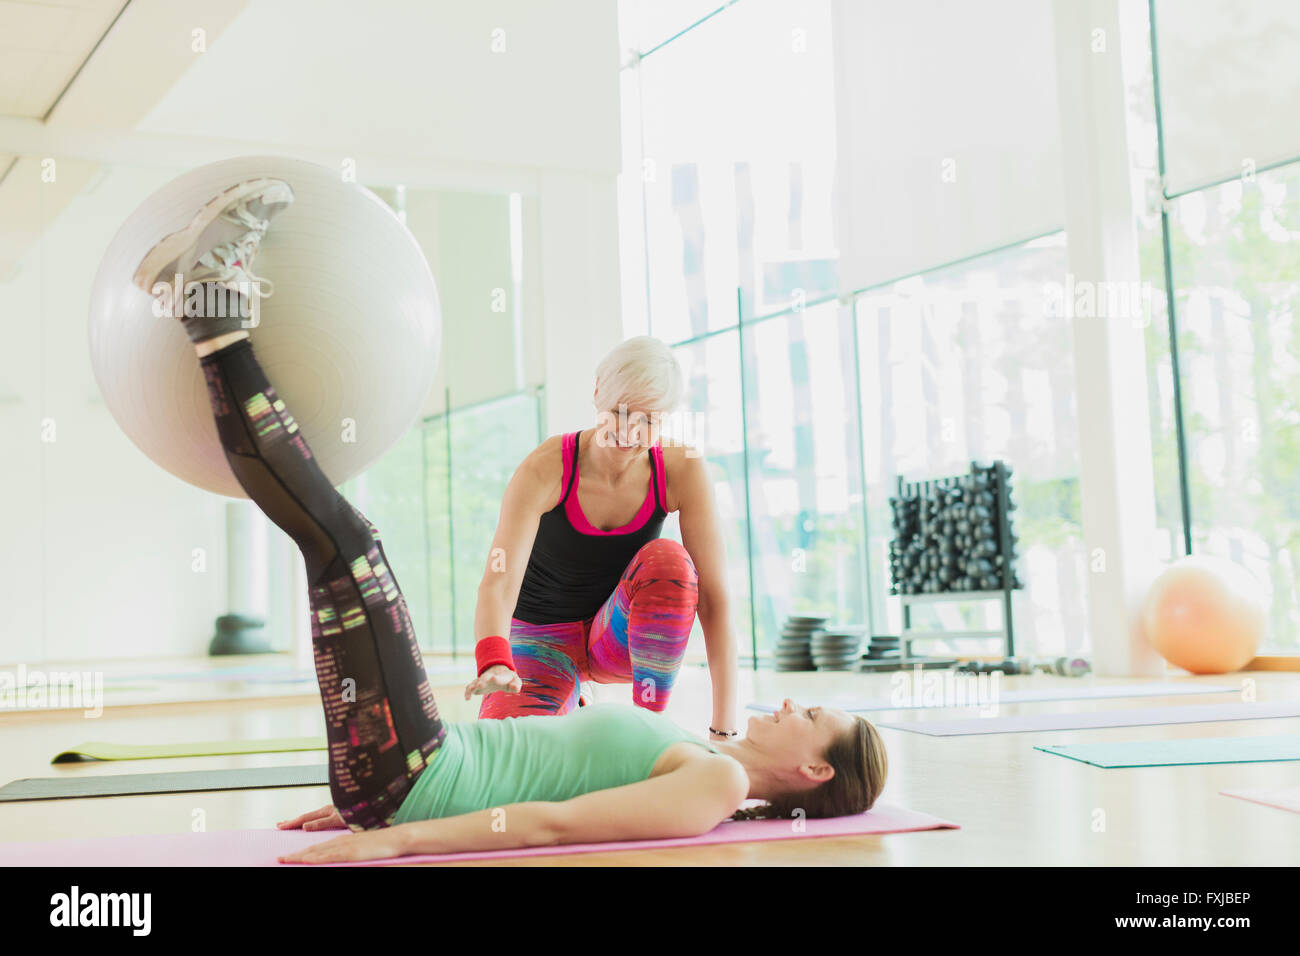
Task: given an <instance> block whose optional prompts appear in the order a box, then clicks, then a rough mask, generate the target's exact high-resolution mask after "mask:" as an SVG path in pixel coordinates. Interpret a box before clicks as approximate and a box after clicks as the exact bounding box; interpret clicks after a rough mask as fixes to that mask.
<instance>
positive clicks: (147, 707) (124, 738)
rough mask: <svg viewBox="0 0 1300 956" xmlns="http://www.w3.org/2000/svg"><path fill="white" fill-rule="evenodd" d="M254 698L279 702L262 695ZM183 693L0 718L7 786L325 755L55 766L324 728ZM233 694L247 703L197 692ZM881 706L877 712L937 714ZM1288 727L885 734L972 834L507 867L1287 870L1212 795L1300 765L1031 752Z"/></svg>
mask: <svg viewBox="0 0 1300 956" xmlns="http://www.w3.org/2000/svg"><path fill="white" fill-rule="evenodd" d="M1241 676H1242V675H1237V676H1236V677H1228V678H1217V679H1216V678H1195V679H1193V678H1180V679H1181V680H1188V681H1197V682H1200V683H1203V684H1220V685H1221V684H1224V683H1225V682H1226V683H1231V684H1237V683H1239V682H1240V680H1241ZM1246 676H1248V677H1249V678H1250V679H1251V680H1253V681H1254V682H1255V685H1256V688H1257V698H1258V699H1259V700H1261V701H1270V700H1282V699H1287V698H1294V697H1297V696H1300V674H1282V673H1253V674H1250V675H1246ZM443 677H444V679H446V675H443ZM890 680H891V678H890V676H889V675H881V674H874V675H865V674H827V673H817V674H778V673H775V672H771V671H760V672H758V673H756V674H755V673H752V672H745V673H744V675H743V684H742V700H744V701H749V700H759V701H764V702H776V701H778V700H779V699H780V698H781V697H783V696H789V697H792V698H794V699H795V700H796V701H799V702H806V701H812V700H813V699H814V698H816V697H823V698H824V697H829V696H833V695H845V696H866V697H881V696H887V695H888V694H889V693H890V688H891V685H890ZM1085 682H1086V683H1089V684H1095V683H1123V681H1101V680H1086V681H1085ZM1076 683H1077V682H1072V681H1070V680H1069V679H1066V678H1055V677H1048V676H1046V675H1039V676H1037V677H1033V678H1028V677H1022V678H1016V677H1012V678H1004V679H1003V680H1002V687H1003V689H1004V690H1013V689H1017V688H1024V687H1033V688H1035V689H1039V688H1045V687H1050V686H1053V685H1055V684H1069V685H1071V686H1074V685H1075V684H1076ZM460 686H463V684H462V685H460ZM259 693H260V694H265V693H271V694H272V696H257V695H258V694H259ZM627 693H628V690H627V688H625V687H617V686H606V687H600V688H598V689H597V694H596V696H597V699H598V700H602V701H603V700H622V699H624V698H625V696H626V695H627ZM178 694H179V696H181V697H183V698H185V699H183V700H181V701H179V702H176V703H159V702H157V701H156V700H153V699H148V698H146V702H144V703H139V704H135V705H132V704H130V700H131V697H130V695H129V694H127V693H126V692H125V691H123V692H118V694H117V695H116V696H117V697H119V698H120V699H121V700H122V705H121V706H109V707H107V709H106V710H105V711H104V713H103V715H102V716H101V717H99V718H97V719H93V720H91V719H86V718H85V717H83V716H82V715H81V713H80V712H78V711H34V712H27V713H13V712H10V713H0V779H2V780H4V781H8V780H12V779H16V778H19V777H35V776H53V775H57V774H65V773H76V774H96V773H108V774H113V773H125V772H144V771H162V770H166V771H173V770H194V769H204V768H209V769H212V768H219V767H251V766H266V765H271V764H290V763H308V764H319V763H321V762H322V754H321V753H320V752H314V753H300V754H268V755H256V756H242V757H206V758H184V759H171V760H149V761H132V762H125V761H123V762H113V763H100V764H90V765H74V766H70V767H69V766H66V765H59V766H51V765H50V763H49V760H50V758H51V757H52V756H53V755H54V754H55V753H57V752H58V751H60V750H62V749H64V748H66V747H68V746H71V745H74V744H78V743H82V742H85V741H91V740H94V741H112V742H121V743H162V742H169V741H186V740H193V741H199V740H215V739H228V738H256V737H270V736H299V735H309V734H319V733H321V732H322V728H323V724H322V719H321V713H320V705H319V702H318V700H317V699H316V697H315V694H314V687H309V686H307V685H297V686H289V687H282V688H276V689H275V690H274V691H266V690H265V689H258V688H250V686H247V685H242V684H240V683H239V682H228V683H222V684H212V685H206V684H202V685H200V684H190V685H186V686H185V687H184V688H183V689H178ZM223 694H224V695H228V696H233V695H241V696H238V697H236V698H235V699H225V700H221V699H217V700H208V701H204V700H201V699H198V698H202V697H203V696H213V695H223ZM154 696H155V697H157V693H156V691H155V694H154ZM1229 699H1230V698H1229V696H1228V695H1214V696H1201V695H1191V696H1172V697H1160V698H1118V699H1112V700H1082V701H1078V700H1076V701H1058V702H1051V703H1034V704H1019V705H1007V704H1004V705H1002V713H1005V714H1016V713H1030V712H1033V713H1037V712H1043V711H1046V710H1063V711H1071V712H1079V711H1085V710H1093V709H1131V708H1137V707H1161V706H1180V705H1188V704H1197V703H1210V702H1214V701H1226V700H1229ZM438 701H439V707H440V709H441V711H442V713H443V715H444V716H445V717H446V718H447V719H450V720H468V719H472V718H473V717H474V715H475V713H476V711H477V701H475V702H474V703H473V704H468V703H466V702H465V701H464V700H463V699H462V698H461V693H460V687H452V686H449V687H446V688H440V689H439V690H438ZM709 711H710V705H709V694H708V680H707V673H706V672H705V671H704V669H703V668H688V669H687V670H685V671H684V672H683V673H682V675H681V678H680V680H679V683H678V686H677V689H676V690H675V691H674V694H673V699H672V703H671V705H670V707H669V711H668V713H669V715H670V716H672V717H673V718H674V719H675V720H677V721H678V722H679V723H680V724H682V725H683V726H685V727H687V728H689V729H692V730H695V731H697V732H699V731H702V730H703V729H704V728H705V727H706V726H707V723H706V722H707V718H708V717H709ZM746 713H747V714H748V713H752V712H746ZM973 714H974V711H971V710H966V711H953V710H947V711H943V712H942V713H936V714H933V716H934V717H935V718H938V717H941V716H942V717H953V716H970V715H973ZM873 716H876V717H879V718H880V719H882V720H883V719H889V718H904V719H925V718H926V717H927V716H930V715H928V714H920V715H918V714H915V713H914V712H913V713H908V714H900V713H894V714H890V715H888V718H887V717H886V715H884V714H877V715H873ZM1282 733H1293V734H1294V733H1300V719H1278V720H1247V721H1233V722H1224V723H1216V724H1182V725H1172V726H1163V727H1162V726H1153V727H1130V728H1115V729H1109V730H1085V731H1071V732H1059V731H1058V732H1049V733H1028V734H997V735H986V736H975V737H948V738H942V737H926V736H923V735H920V734H912V733H904V732H902V731H897V730H889V729H885V730H882V734H883V736H884V740H885V743H886V746H887V747H888V748H889V762H890V774H889V781H888V784H887V786H886V788H885V792H884V795H883V797H882V802H885V803H891V804H895V805H900V806H904V807H909V808H911V809H914V810H920V811H924V812H926V813H930V814H933V815H935V816H939V817H942V818H945V819H947V820H950V821H952V822H954V823H957V824H959V825H960V826H961V828H962V829H960V830H956V831H953V830H937V831H931V832H922V833H904V834H891V835H884V836H868V837H853V838H827V839H802V840H801V839H791V840H783V841H773V842H765V843H754V844H726V845H721V846H707V847H699V848H691V849H672V850H645V851H630V852H618V853H594V854H579V855H567V856H554V857H531V858H528V859H515V860H507V861H504V862H506V863H508V864H511V865H523V866H552V865H613V866H659V865H664V866H692V865H720V864H721V865H735V866H756V865H757V866H783V865H823V864H824V865H835V866H858V865H863V866H886V865H895V866H909V865H954V864H956V865H962V864H992V865H1012V866H1014V865H1020V864H1040V865H1057V864H1060V865H1088V866H1129V865H1188V864H1197V865H1251V866H1261V865H1294V864H1295V862H1296V860H1297V859H1300V814H1296V813H1289V812H1287V811H1283V810H1275V809H1271V808H1268V807H1264V806H1259V805H1255V804H1251V803H1247V802H1244V801H1241V800H1234V799H1230V798H1228V797H1224V796H1220V795H1219V793H1218V791H1219V790H1221V789H1228V788H1248V787H1296V786H1300V762H1289V763H1269V764H1237V765H1222V766H1194V767H1153V768H1138V769H1127V770H1103V769H1100V768H1096V767H1091V766H1088V765H1085V764H1081V763H1078V762H1075V761H1071V760H1066V759H1063V758H1060V757H1055V756H1051V755H1048V754H1044V753H1041V752H1038V751H1035V750H1034V749H1033V747H1034V745H1035V744H1042V743H1071V742H1083V741H1101V740H1151V739H1159V738H1174V737H1208V736H1222V737H1233V736H1243V737H1245V736H1261V735H1267V734H1282ZM328 802H329V791H328V789H327V788H325V787H310V788H288V789H277V790H260V791H234V792H220V793H199V794H171V795H160V796H147V797H108V798H96V799H81V800H58V801H48V800H47V801H36V802H25V803H4V804H0V841H11V840H40V839H51V840H53V839H66V838H75V837H88V836H116V835H121V834H132V833H162V832H172V831H188V830H191V829H192V828H193V820H194V818H195V816H196V814H200V813H201V814H202V816H203V825H204V827H205V828H206V829H207V830H230V829H245V828H261V827H269V826H273V825H274V822H275V821H276V820H278V819H282V818H284V817H288V816H291V815H294V814H297V813H299V812H300V811H302V810H306V809H311V808H315V807H318V806H321V805H323V804H325V803H328ZM1099 821H1104V829H1100V830H1099V829H1098V822H1099ZM499 862H500V861H480V862H478V863H468V864H459V865H470V866H474V865H499Z"/></svg>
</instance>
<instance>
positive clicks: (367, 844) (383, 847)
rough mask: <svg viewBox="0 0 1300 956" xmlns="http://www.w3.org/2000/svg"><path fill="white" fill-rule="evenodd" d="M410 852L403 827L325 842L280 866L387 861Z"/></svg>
mask: <svg viewBox="0 0 1300 956" xmlns="http://www.w3.org/2000/svg"><path fill="white" fill-rule="evenodd" d="M406 852H407V850H406V838H405V834H404V832H403V831H402V828H401V827H385V828H383V829H382V830H364V831H362V832H361V833H349V834H347V835H346V836H341V837H335V838H334V839H333V840H325V841H323V842H321V843H317V844H315V845H314V846H309V847H307V849H305V850H299V851H298V852H297V853H290V854H289V855H288V856H282V857H280V858H279V861H280V862H281V863H356V862H358V861H360V860H386V859H388V858H389V857H394V856H402V855H403V854H405V853H406Z"/></svg>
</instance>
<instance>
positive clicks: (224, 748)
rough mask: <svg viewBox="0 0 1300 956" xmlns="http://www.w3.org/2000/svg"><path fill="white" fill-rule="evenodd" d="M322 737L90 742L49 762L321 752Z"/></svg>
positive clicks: (323, 740) (323, 747) (70, 748)
mask: <svg viewBox="0 0 1300 956" xmlns="http://www.w3.org/2000/svg"><path fill="white" fill-rule="evenodd" d="M324 749H325V738H324V737H269V738H265V739H262V740H201V741H192V742H190V743H181V744H113V743H102V742H100V741H91V742H89V743H84V744H77V746H75V747H69V748H68V749H67V750H64V751H63V752H61V753H58V754H55V755H54V759H53V760H51V761H50V763H81V762H84V761H90V760H154V759H161V758H164V757H221V756H226V755H227V754H279V753H293V752H296V751H299V750H324Z"/></svg>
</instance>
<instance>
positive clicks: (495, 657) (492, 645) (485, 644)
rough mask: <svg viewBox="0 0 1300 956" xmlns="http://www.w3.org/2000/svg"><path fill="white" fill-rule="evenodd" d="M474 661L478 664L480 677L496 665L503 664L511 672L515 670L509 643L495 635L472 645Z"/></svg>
mask: <svg viewBox="0 0 1300 956" xmlns="http://www.w3.org/2000/svg"><path fill="white" fill-rule="evenodd" d="M474 661H475V662H476V663H477V664H478V672H479V674H480V675H481V674H482V673H483V672H484V671H485V670H487V669H488V668H489V667H493V666H495V665H497V664H504V665H505V666H506V667H508V668H510V669H511V670H514V669H515V659H514V657H513V656H512V655H511V653H510V642H509V641H508V640H506V639H505V638H504V637H497V636H496V635H492V636H491V637H485V638H483V640H481V641H479V642H478V643H477V644H475V645H474Z"/></svg>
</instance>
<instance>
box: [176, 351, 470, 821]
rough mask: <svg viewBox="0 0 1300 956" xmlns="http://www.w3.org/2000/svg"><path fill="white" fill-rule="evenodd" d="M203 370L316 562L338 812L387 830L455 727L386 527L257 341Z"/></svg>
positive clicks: (228, 439)
mask: <svg viewBox="0 0 1300 956" xmlns="http://www.w3.org/2000/svg"><path fill="white" fill-rule="evenodd" d="M200 364H201V365H202V368H203V374H204V377H205V378H206V380H207V386H208V399H209V400H210V401H211V403H212V414H213V415H214V416H215V418H216V421H217V433H218V434H219V435H220V437H221V444H222V446H223V448H224V449H225V452H226V460H227V461H228V462H229V463H230V468H231V470H232V471H233V472H234V473H235V477H236V478H238V479H239V483H240V484H241V485H242V486H243V487H244V490H245V491H246V492H247V493H248V497H250V498H251V499H253V501H254V502H255V503H256V504H257V506H258V507H259V508H261V509H262V510H263V511H264V512H266V515H267V517H268V518H270V519H271V520H272V521H274V522H275V523H276V524H277V525H279V526H280V527H281V528H282V529H284V531H285V532H286V533H287V534H288V535H289V537H291V538H292V539H293V540H294V543H295V544H297V545H298V547H299V549H300V550H301V551H302V554H303V558H304V560H305V561H306V565H307V582H308V588H309V598H310V604H311V638H312V648H313V653H314V656H315V660H316V676H317V679H318V681H319V683H320V693H321V701H322V703H323V704H324V707H325V735H326V740H327V742H328V745H329V777H330V792H331V794H332V796H333V800H334V806H335V808H336V809H337V810H338V811H339V813H340V814H341V815H342V817H343V819H344V821H345V822H346V823H347V824H348V826H350V827H351V828H352V829H354V830H362V829H371V828H375V827H382V826H387V825H388V824H389V822H390V821H391V820H392V818H393V815H394V814H395V813H396V812H397V810H398V808H399V807H400V806H401V803H402V801H403V800H404V799H405V797H406V794H407V793H408V792H409V790H410V789H411V785H412V784H413V783H415V780H416V778H417V777H419V775H420V773H421V772H422V771H423V770H424V769H425V767H426V766H427V765H428V763H429V761H430V759H431V758H432V757H433V755H434V752H435V751H436V750H437V749H438V747H439V746H440V745H441V744H442V741H443V737H444V736H445V734H446V730H445V728H444V727H443V724H442V721H441V720H440V719H439V717H438V708H437V706H436V705H435V704H434V700H433V691H432V690H431V689H430V687H429V681H428V678H427V677H426V675H425V671H424V663H423V661H422V660H421V657H420V647H419V644H418V643H417V642H416V638H415V631H414V629H413V628H412V626H411V616H410V614H409V613H408V612H407V609H406V601H405V600H404V599H403V597H402V592H401V591H400V590H398V587H397V580H396V579H395V578H394V577H393V573H392V571H391V569H390V568H389V567H388V561H387V559H386V558H385V557H384V548H383V545H382V544H381V542H380V540H379V532H378V531H376V530H375V526H374V525H372V524H371V523H370V522H369V521H367V520H366V519H365V517H364V516H363V515H362V514H361V512H359V511H357V510H356V509H355V508H353V507H352V506H351V505H350V504H348V502H347V500H346V499H344V497H343V496H342V495H340V494H339V493H338V491H336V490H335V488H334V486H333V484H331V483H330V480H329V479H328V478H327V477H326V476H325V474H324V472H322V471H321V469H320V466H319V465H318V464H317V463H316V459H315V457H313V455H312V453H311V449H310V448H308V447H307V443H306V442H305V441H304V440H303V437H302V434H301V433H300V432H299V430H298V426H297V424H296V423H295V422H294V420H293V416H292V415H290V414H289V411H288V409H287V408H285V405H284V402H283V401H282V400H281V399H280V398H279V397H278V396H277V395H276V394H275V389H274V388H272V387H271V385H270V383H269V382H268V381H267V380H266V376H265V375H264V374H263V372H262V368H261V366H260V365H259V364H258V362H257V357H256V356H255V355H254V353H253V345H252V343H251V342H250V341H249V340H248V339H244V340H242V341H240V342H236V343H235V344H233V345H229V346H227V347H226V348H223V349H221V350H219V351H217V352H213V353H212V354H210V355H207V356H205V357H204V358H203V359H201V360H200Z"/></svg>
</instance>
